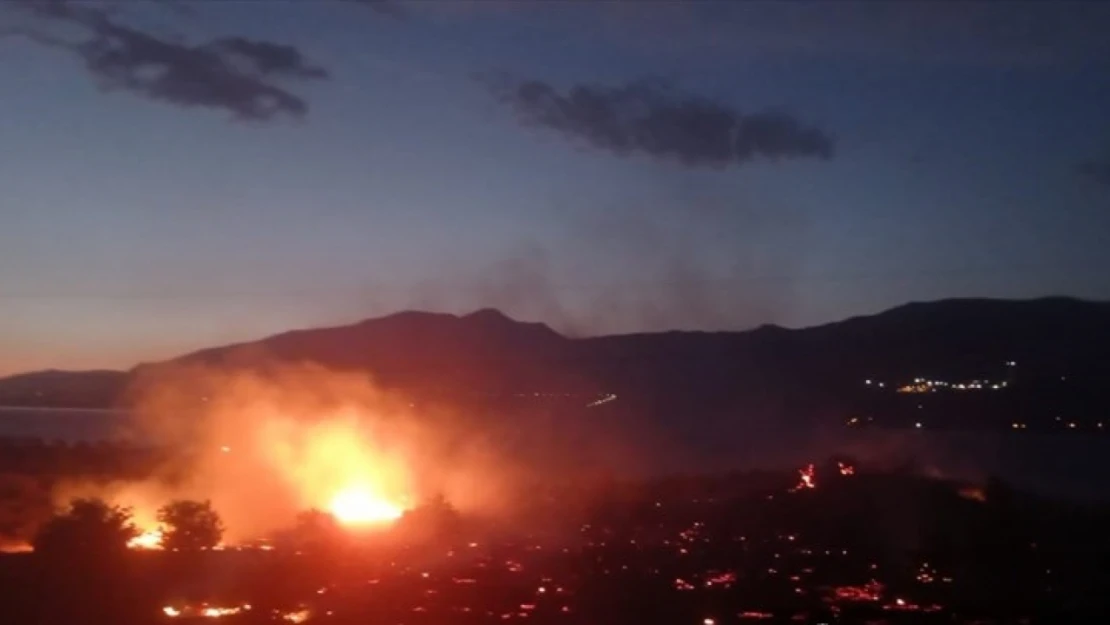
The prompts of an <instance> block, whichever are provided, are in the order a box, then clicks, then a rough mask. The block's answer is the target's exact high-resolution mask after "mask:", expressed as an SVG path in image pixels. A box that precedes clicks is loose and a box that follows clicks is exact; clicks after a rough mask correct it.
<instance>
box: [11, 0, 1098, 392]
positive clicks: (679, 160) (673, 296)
mask: <svg viewBox="0 0 1110 625" xmlns="http://www.w3.org/2000/svg"><path fill="white" fill-rule="evenodd" d="M31 4H32V5H38V6H40V9H39V10H32V9H31V8H29V6H28V5H27V4H26V3H21V2H12V1H9V2H5V3H3V5H2V6H0V35H2V36H0V79H2V80H3V81H4V89H3V96H2V97H0V139H2V140H3V147H4V150H3V153H2V156H0V189H2V192H3V201H2V204H0V206H2V211H3V213H2V215H3V221H2V222H0V374H3V373H11V372H16V371H27V370H34V369H42V368H99V367H111V368H125V367H130V366H132V365H133V364H135V363H137V362H139V361H143V360H152V359H159V358H165V357H170V356H173V355H177V354H178V353H181V352H184V351H188V350H192V349H195V348H199V347H204V346H210V345H216V344H221V343H226V342H230V341H236V340H246V339H252V338H257V337H261V336H264V335H267V334H271V333H274V332H278V331H282V330H286V329H291V328H300V327H313V326H320V325H334V324H340V323H348V322H352V321H356V320H359V319H362V318H366V317H372V316H380V315H384V314H388V313H391V312H396V311H400V310H405V309H414V308H415V309H425V310H438V311H447V312H458V313H461V312H468V311H472V310H474V309H477V308H483V307H496V308H500V309H502V310H504V311H505V312H506V313H508V314H510V315H511V316H514V317H517V318H520V319H525V320H539V321H545V322H548V323H550V324H551V325H552V327H554V328H556V329H558V330H560V331H563V332H566V333H568V334H573V335H589V334H598V333H608V332H631V331H640V330H659V329H670V328H680V329H744V328H750V327H753V326H757V325H759V324H763V323H777V324H780V325H785V326H791V327H794V326H803V325H812V324H817V323H823V322H828V321H834V320H839V319H842V318H844V317H848V316H852V315H858V314H869V313H874V312H878V311H881V310H883V309H885V308H889V307H892V306H896V305H899V304H902V303H905V302H907V301H912V300H933V299H941V298H948V297H967V296H985V297H1011V298H1027V297H1037V296H1044V295H1072V296H1077V297H1084V298H1098V299H1106V298H1110V279H1107V277H1106V276H1105V275H1104V274H1105V272H1106V268H1107V267H1110V80H1108V77H1110V37H1108V36H1107V35H1106V33H1110V7H1107V6H1106V5H1104V4H1102V3H1098V2H1080V3H1075V4H1068V3H1064V2H1034V3H1028V4H1017V3H1005V2H990V3H984V4H960V3H955V2H923V3H919V4H914V3H909V2H896V3H881V2H861V3H851V2H846V1H845V2H839V1H838V2H824V3H815V4H807V3H804V2H768V3H756V2H721V3H714V2H692V3H679V2H669V3H666V2H643V3H608V2H606V3H603V2H579V3H558V2H553V1H552V2H538V1H537V2H510V3H493V2H479V3H470V2H462V1H458V2H456V1H450V2H447V1H445V2H442V3H436V2H431V1H421V2H413V3H406V4H399V5H386V4H383V3H378V2H299V1H286V2H278V1H270V2H267V1H264V0H260V1H257V2H224V3H221V2H210V1H204V2H199V1H198V2H193V3H156V2H117V3H114V4H111V5H98V4H95V3H80V4H78V3H42V2H34V1H32V3H31ZM159 4H161V5H162V6H158V5H159ZM43 7H45V8H43ZM105 8H107V9H108V10H102V9H105Z"/></svg>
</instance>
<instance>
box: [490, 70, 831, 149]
mask: <svg viewBox="0 0 1110 625" xmlns="http://www.w3.org/2000/svg"><path fill="white" fill-rule="evenodd" d="M485 82H486V83H487V84H488V85H489V86H490V88H491V89H492V90H493V92H494V94H495V95H496V96H497V97H498V98H499V99H500V100H501V101H502V102H504V103H506V104H507V105H509V106H510V107H511V108H512V109H513V111H514V112H515V113H516V116H517V118H518V119H519V120H520V121H521V122H522V123H524V124H525V125H528V126H532V127H539V128H546V129H549V130H554V131H557V132H559V133H561V134H563V135H564V136H566V137H568V138H570V139H572V140H575V141H579V142H582V143H584V144H585V145H587V146H590V147H593V148H597V149H600V150H605V151H608V152H612V153H614V154H617V155H620V156H631V155H635V154H644V155H648V156H651V157H654V158H658V159H665V160H677V161H678V162H680V163H682V164H684V165H688V166H691V167H725V166H728V165H730V164H740V163H745V162H747V161H751V160H754V159H757V158H764V159H772V160H777V159H786V158H823V159H828V158H831V157H832V156H833V139H832V137H830V136H829V135H828V134H827V133H826V132H825V131H823V130H821V129H820V128H817V127H815V126H809V125H806V124H803V123H802V122H800V121H798V120H797V119H795V118H794V117H793V116H791V115H790V114H788V113H785V112H780V111H770V112H761V113H752V114H745V113H741V112H739V111H737V110H735V109H733V108H732V107H731V106H729V105H728V104H725V103H722V102H718V101H714V100H710V99H708V98H704V97H700V96H696V95H691V94H686V93H682V92H680V91H678V90H677V89H675V88H674V87H672V86H670V85H669V84H667V83H666V82H664V81H660V80H640V81H636V82H633V83H629V84H627V85H623V86H620V87H605V86H597V85H576V86H574V87H571V88H570V89H569V90H568V91H566V92H565V93H561V92H559V91H558V90H557V89H556V88H555V87H552V86H551V85H549V84H547V83H544V82H540V81H535V80H532V81H523V82H514V81H509V80H505V79H503V78H499V79H496V80H485Z"/></svg>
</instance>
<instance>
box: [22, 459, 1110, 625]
mask: <svg viewBox="0 0 1110 625" xmlns="http://www.w3.org/2000/svg"><path fill="white" fill-rule="evenodd" d="M537 499H538V500H542V501H537V502H533V503H534V505H533V506H532V509H533V511H532V513H531V514H530V515H526V517H522V520H519V521H515V522H512V523H504V522H502V523H499V524H492V523H488V522H479V521H474V520H471V519H466V518H462V517H459V516H457V515H454V514H449V513H447V512H444V513H435V514H432V513H428V514H425V515H424V516H420V515H419V514H414V515H410V516H409V517H408V518H407V519H405V520H403V521H402V522H401V524H399V525H398V526H397V527H395V528H394V529H392V530H389V531H387V532H381V533H378V534H371V535H361V536H354V535H349V534H347V533H345V532H343V531H336V530H335V529H334V528H331V529H330V530H329V529H324V530H320V531H318V532H316V533H315V534H312V533H311V532H310V533H309V534H308V535H306V534H303V533H302V534H300V535H299V538H298V540H296V541H294V540H291V539H288V540H284V541H283V540H277V541H275V542H274V543H272V544H267V545H265V546H264V547H259V546H254V547H241V548H235V547H227V548H224V549H222V550H217V551H201V552H195V553H187V552H165V551H130V550H128V551H124V552H122V553H116V554H115V555H111V554H108V555H101V556H95V557H94V556H92V555H88V554H91V553H93V552H91V551H89V552H86V551H85V550H84V548H82V549H78V550H76V551H75V552H74V553H72V554H53V555H50V556H48V555H46V554H42V553H24V554H6V555H3V556H0V601H2V602H3V606H4V607H3V611H2V614H3V622H4V623H11V624H13V625H16V624H29V623H52V624H55V623H74V624H76V623H81V624H86V623H87V624H96V623H106V624H107V623H112V624H120V625H124V624H130V623H176V622H182V621H190V622H205V621H210V620H213V619H218V620H220V621H226V622H229V623H261V622H267V623H271V622H273V623H300V622H310V623H334V624H336V625H338V624H346V623H352V624H354V623H388V624H397V625H425V624H427V625H431V624H437V623H445V624H446V623H450V624H453V625H454V624H458V625H465V624H470V623H473V624H478V623H506V622H519V621H524V622H529V623H566V624H568V625H571V624H579V623H582V624H585V623H591V624H614V625H617V624H623V623H628V624H632V623H636V624H652V623H659V624H664V623H666V624H668V625H671V624H683V625H725V624H733V623H748V622H753V623H876V624H879V623H1070V622H1083V623H1097V622H1106V621H1105V617H1107V616H1110V557H1108V556H1110V540H1108V539H1107V537H1106V528H1107V527H1108V525H1107V521H1110V511H1108V510H1107V509H1106V508H1099V507H1096V506H1092V505H1083V506H1080V505H1072V504H1066V503H1058V502H1050V501H1045V500H1040V499H1034V498H1032V497H1028V496H1024V495H1021V494H1019V493H1015V492H1013V491H1011V490H1010V489H1009V488H1007V487H1006V486H1005V485H1003V484H1000V483H989V484H986V485H984V486H982V487H976V486H969V485H961V484H954V483H949V482H942V481H937V480H932V479H926V478H922V477H919V476H915V475H912V474H911V473H908V472H906V473H901V474H899V473H881V474H880V473H869V472H867V471H866V470H865V469H863V468H857V467H855V466H852V465H851V464H850V463H847V462H845V463H844V464H839V463H837V462H831V461H830V462H828V463H826V464H824V465H821V466H817V467H814V468H813V469H812V471H807V470H805V469H803V471H800V472H799V473H797V474H793V475H781V474H780V475H770V474H767V475H754V474H748V475H744V476H727V477H720V478H714V479H707V478H697V479H694V478H691V479H675V480H668V481H665V482H657V483H654V484H650V485H643V484H641V485H636V486H616V485H614V486H611V487H608V488H607V489H605V492H604V493H602V494H600V495H595V499H594V500H593V501H592V502H591V503H589V504H588V505H583V503H582V502H580V501H578V502H571V501H565V500H561V499H560V498H559V497H558V496H554V495H553V496H550V497H539V496H537ZM571 504H574V505H571ZM572 509H573V510H575V511H576V512H574V513H571V512H568V510H572ZM524 518H532V519H534V521H527V520H523V519H524ZM541 519H542V522H541V521H540V520H541Z"/></svg>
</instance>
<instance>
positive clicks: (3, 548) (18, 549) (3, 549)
mask: <svg viewBox="0 0 1110 625" xmlns="http://www.w3.org/2000/svg"><path fill="white" fill-rule="evenodd" d="M31 551H34V549H33V548H32V547H31V544H30V543H27V542H24V541H12V542H5V541H3V540H2V539H0V553H28V552H31Z"/></svg>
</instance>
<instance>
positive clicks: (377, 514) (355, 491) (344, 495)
mask: <svg viewBox="0 0 1110 625" xmlns="http://www.w3.org/2000/svg"><path fill="white" fill-rule="evenodd" d="M330 509H331V513H332V514H334V515H335V518H336V519H337V520H339V522H340V523H344V524H347V525H369V524H379V523H388V522H390V521H396V520H397V519H399V518H401V515H402V514H404V508H402V507H401V506H399V505H397V504H395V503H393V502H390V501H388V500H386V499H384V498H381V497H378V496H376V495H375V494H374V493H373V492H372V491H370V490H369V489H365V488H361V487H358V486H352V487H348V488H346V489H344V490H342V491H340V492H339V493H338V494H336V495H335V497H333V498H332V500H331V505H330Z"/></svg>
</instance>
